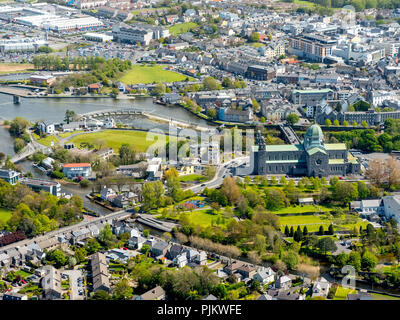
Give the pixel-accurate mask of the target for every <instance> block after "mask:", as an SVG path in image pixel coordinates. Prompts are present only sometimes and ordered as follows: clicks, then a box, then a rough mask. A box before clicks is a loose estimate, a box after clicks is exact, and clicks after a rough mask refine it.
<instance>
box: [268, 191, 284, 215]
mask: <svg viewBox="0 0 400 320" xmlns="http://www.w3.org/2000/svg"><path fill="white" fill-rule="evenodd" d="M265 202H266V208H267V209H268V210H278V209H280V208H283V207H284V206H285V204H286V197H285V193H284V192H283V191H282V190H281V189H278V188H266V189H265Z"/></svg>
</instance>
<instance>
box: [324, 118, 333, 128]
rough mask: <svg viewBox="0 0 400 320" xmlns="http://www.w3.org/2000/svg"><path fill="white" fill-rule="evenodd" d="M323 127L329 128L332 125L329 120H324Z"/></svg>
mask: <svg viewBox="0 0 400 320" xmlns="http://www.w3.org/2000/svg"><path fill="white" fill-rule="evenodd" d="M325 125H326V126H327V127H330V126H331V125H332V121H331V120H329V119H326V120H325Z"/></svg>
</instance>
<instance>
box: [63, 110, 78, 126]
mask: <svg viewBox="0 0 400 320" xmlns="http://www.w3.org/2000/svg"><path fill="white" fill-rule="evenodd" d="M75 117H76V113H75V111H73V110H67V111H65V117H64V121H65V122H66V123H68V124H69V123H70V122H71V121H73V120H74V119H75Z"/></svg>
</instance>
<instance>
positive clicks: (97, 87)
mask: <svg viewBox="0 0 400 320" xmlns="http://www.w3.org/2000/svg"><path fill="white" fill-rule="evenodd" d="M100 89H101V85H100V84H98V83H92V84H89V86H88V92H90V93H99V92H100Z"/></svg>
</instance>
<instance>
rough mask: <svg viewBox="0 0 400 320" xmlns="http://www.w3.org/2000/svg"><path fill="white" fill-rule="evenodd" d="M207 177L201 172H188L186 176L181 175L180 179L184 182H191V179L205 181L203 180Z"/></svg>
mask: <svg viewBox="0 0 400 320" xmlns="http://www.w3.org/2000/svg"><path fill="white" fill-rule="evenodd" d="M207 180H208V179H207V177H205V176H202V175H199V174H187V175H184V176H181V177H179V181H182V182H189V181H199V182H203V181H207Z"/></svg>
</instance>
